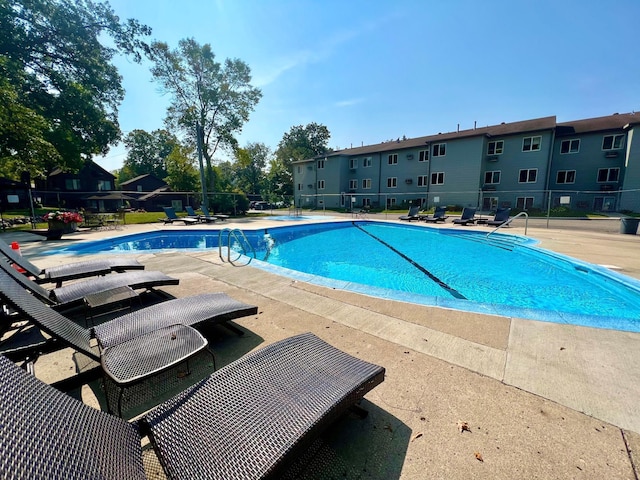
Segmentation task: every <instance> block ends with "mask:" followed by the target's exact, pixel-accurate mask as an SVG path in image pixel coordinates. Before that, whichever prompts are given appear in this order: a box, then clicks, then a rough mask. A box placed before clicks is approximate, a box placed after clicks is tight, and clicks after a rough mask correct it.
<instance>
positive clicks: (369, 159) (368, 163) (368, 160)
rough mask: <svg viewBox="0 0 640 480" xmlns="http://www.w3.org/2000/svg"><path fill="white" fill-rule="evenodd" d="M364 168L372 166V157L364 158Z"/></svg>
mask: <svg viewBox="0 0 640 480" xmlns="http://www.w3.org/2000/svg"><path fill="white" fill-rule="evenodd" d="M362 166H363V167H370V166H371V157H364V158H363V159H362Z"/></svg>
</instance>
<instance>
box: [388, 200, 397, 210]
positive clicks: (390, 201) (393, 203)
mask: <svg viewBox="0 0 640 480" xmlns="http://www.w3.org/2000/svg"><path fill="white" fill-rule="evenodd" d="M395 204H396V199H395V198H389V197H387V208H389V207H393V206H394V205H395Z"/></svg>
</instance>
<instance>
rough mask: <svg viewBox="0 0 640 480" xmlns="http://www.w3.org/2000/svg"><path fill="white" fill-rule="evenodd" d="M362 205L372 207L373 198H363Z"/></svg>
mask: <svg viewBox="0 0 640 480" xmlns="http://www.w3.org/2000/svg"><path fill="white" fill-rule="evenodd" d="M362 206H363V207H370V206H371V199H370V198H363V199H362Z"/></svg>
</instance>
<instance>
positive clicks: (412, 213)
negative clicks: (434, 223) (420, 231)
mask: <svg viewBox="0 0 640 480" xmlns="http://www.w3.org/2000/svg"><path fill="white" fill-rule="evenodd" d="M419 212H420V207H419V206H418V205H414V206H413V207H411V208H409V211H408V212H407V214H406V215H402V216H401V217H398V219H400V220H406V221H408V222H410V221H412V220H420V215H419Z"/></svg>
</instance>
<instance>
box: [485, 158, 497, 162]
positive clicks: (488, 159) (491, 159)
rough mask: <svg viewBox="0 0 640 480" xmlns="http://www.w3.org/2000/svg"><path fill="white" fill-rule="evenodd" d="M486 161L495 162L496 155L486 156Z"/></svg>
mask: <svg viewBox="0 0 640 480" xmlns="http://www.w3.org/2000/svg"><path fill="white" fill-rule="evenodd" d="M487 161H488V162H497V161H498V157H487Z"/></svg>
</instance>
